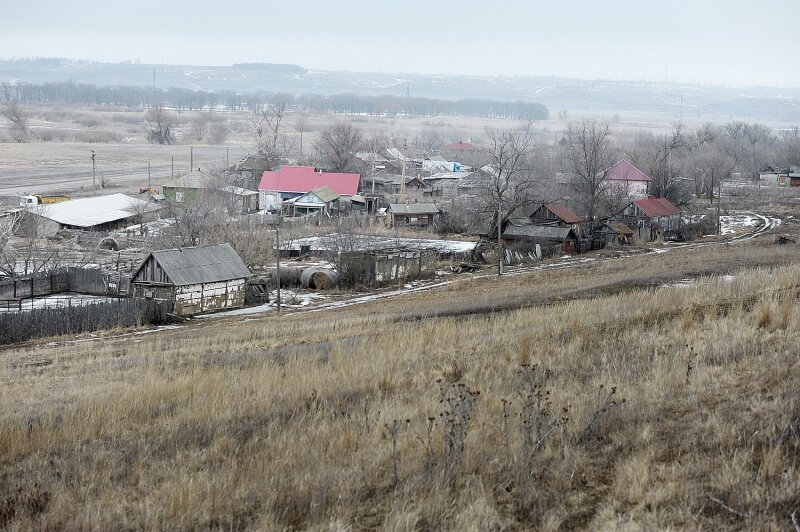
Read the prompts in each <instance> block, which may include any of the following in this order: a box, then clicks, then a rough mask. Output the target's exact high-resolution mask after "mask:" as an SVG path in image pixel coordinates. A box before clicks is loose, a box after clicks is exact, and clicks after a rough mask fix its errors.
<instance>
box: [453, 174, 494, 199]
mask: <svg viewBox="0 0 800 532" xmlns="http://www.w3.org/2000/svg"><path fill="white" fill-rule="evenodd" d="M493 182H494V177H493V176H492V174H490V173H488V172H486V171H485V170H483V169H480V170H475V171H474V172H470V173H468V174H466V175H465V176H464V177H462V178H461V179H459V180H458V183H457V184H456V195H458V196H481V195H483V194H485V193H486V191H487V190H489V187H490V186H491V185H492V183H493Z"/></svg>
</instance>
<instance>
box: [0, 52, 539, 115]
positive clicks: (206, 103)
mask: <svg viewBox="0 0 800 532" xmlns="http://www.w3.org/2000/svg"><path fill="white" fill-rule="evenodd" d="M289 66H291V65H289ZM2 90H3V95H4V97H5V99H6V100H16V101H18V102H20V103H63V104H80V105H113V106H120V107H152V106H154V105H158V106H163V107H169V108H172V109H176V110H178V111H183V110H186V111H193V110H203V109H218V108H223V109H226V110H229V111H254V110H258V109H260V108H262V107H263V106H264V105H267V104H275V103H281V104H285V105H287V106H288V107H289V108H290V109H292V110H300V111H323V112H325V111H327V112H331V113H337V114H365V115H377V116H397V115H413V116H458V115H461V116H474V117H479V118H510V119H518V120H544V119H546V118H547V117H548V115H549V112H548V110H547V107H545V106H544V105H542V104H540V103H533V102H523V101H515V102H502V101H495V100H479V99H468V100H439V99H432V98H421V97H414V98H411V97H404V96H391V95H383V96H365V95H358V94H338V95H333V96H322V95H318V94H303V95H291V94H283V93H272V92H257V93H250V94H240V93H237V92H234V91H219V92H206V91H197V90H190V89H180V88H171V89H153V88H149V87H129V86H114V87H108V86H104V87H98V86H96V85H90V84H82V83H75V82H74V81H64V82H57V83H41V84H37V83H8V82H4V83H3V84H2Z"/></svg>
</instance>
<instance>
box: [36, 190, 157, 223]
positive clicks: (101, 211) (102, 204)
mask: <svg viewBox="0 0 800 532" xmlns="http://www.w3.org/2000/svg"><path fill="white" fill-rule="evenodd" d="M160 208H161V207H159V206H158V205H154V204H152V203H149V202H147V201H144V200H140V199H138V198H132V197H130V196H126V195H125V194H111V195H109V196H95V197H93V198H81V199H75V200H69V201H62V202H61V203H51V204H49V205H39V206H37V207H34V208H33V209H31V212H33V213H34V214H38V215H39V216H41V217H43V218H47V219H49V220H53V221H55V222H58V223H60V224H61V225H69V226H72V227H93V226H95V225H102V224H106V223H110V222H116V221H118V220H124V219H125V218H131V217H133V216H136V215H138V214H142V213H146V212H152V211H155V210H158V209H160Z"/></svg>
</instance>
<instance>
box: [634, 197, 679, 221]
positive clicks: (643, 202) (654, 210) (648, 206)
mask: <svg viewBox="0 0 800 532" xmlns="http://www.w3.org/2000/svg"><path fill="white" fill-rule="evenodd" d="M633 204H634V205H636V206H637V207H639V208H640V209H641V210H642V212H643V213H645V214H646V215H647V216H648V217H650V218H657V217H659V216H672V215H673V214H680V213H681V210H680V209H679V208H678V207H676V206H675V205H673V204H672V202H671V201H669V200H668V199H667V198H653V197H650V198H646V199H640V200H636V201H634V202H633Z"/></svg>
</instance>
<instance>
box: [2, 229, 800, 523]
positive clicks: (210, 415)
mask: <svg viewBox="0 0 800 532" xmlns="http://www.w3.org/2000/svg"><path fill="white" fill-rule="evenodd" d="M797 256H798V251H797V249H796V246H771V245H769V244H767V243H751V244H745V245H739V246H727V247H721V248H714V249H707V250H704V251H703V252H702V253H698V252H697V250H695V251H694V252H690V251H689V250H686V251H682V252H672V253H667V254H663V255H661V256H658V257H654V256H639V257H632V258H630V259H625V260H614V261H608V262H604V263H602V264H596V265H593V266H591V267H587V268H577V269H569V270H561V271H550V272H538V273H534V274H527V275H522V276H518V277H514V278H509V279H502V280H496V279H480V280H475V281H463V282H457V283H454V284H453V285H451V286H450V287H449V288H447V289H444V290H441V291H438V292H430V293H427V294H415V295H413V296H409V297H405V298H398V299H393V300H390V301H384V302H381V303H376V304H372V305H362V306H358V307H352V308H348V309H342V310H339V311H336V312H327V313H312V314H298V315H294V316H284V317H276V316H267V317H264V318H259V319H251V320H249V321H236V320H211V321H208V320H204V322H203V323H200V324H197V325H193V326H190V327H187V328H182V329H178V330H175V331H167V332H163V333H159V334H154V335H142V336H138V337H130V336H129V337H125V338H119V339H110V340H106V341H104V342H98V341H93V342H86V343H77V344H69V345H67V346H58V345H55V346H48V345H46V344H42V345H40V346H39V347H28V348H24V349H23V348H19V349H16V350H6V351H4V352H2V353H0V406H2V408H1V409H0V412H1V413H0V527H8V528H10V529H29V528H98V529H120V528H162V529H163V528H172V529H175V528H177V529H192V528H209V527H210V528H241V527H246V526H251V527H260V528H265V529H281V528H317V529H328V528H337V527H341V526H344V525H347V524H352V525H353V528H355V529H361V528H374V527H384V528H386V529H396V530H403V529H440V528H449V529H486V528H490V529H491V528H494V529H500V528H511V529H515V528H518V529H522V528H530V527H534V528H543V529H556V528H579V527H590V528H606V529H607V528H629V529H651V528H669V527H673V528H683V527H690V528H698V527H701V528H715V529H716V528H730V529H743V528H748V529H754V528H757V529H758V528H760V529H772V528H787V527H789V526H791V524H790V523H791V522H790V514H791V513H792V512H793V511H795V510H800V495H798V494H800V464H798V463H797V459H798V456H800V455H799V454H798V444H800V395H798V392H797V382H798V381H799V380H800V362H799V361H798V357H797V350H798V347H797V346H798V345H800V332H798V322H799V321H800V308H798V290H799V289H800V267H797V266H793V265H791V264H789V263H791V262H794V261H796V259H797ZM759 265H761V266H760V267H757V266H759ZM764 265H767V266H764ZM720 270H724V271H727V272H729V273H732V274H734V277H733V278H732V279H730V278H721V277H700V278H699V279H697V280H696V281H695V282H694V283H692V284H691V285H688V286H677V287H667V288H643V286H646V285H649V284H653V283H655V282H661V281H665V280H669V279H678V278H681V277H683V276H693V275H698V274H706V273H709V272H710V271H720ZM501 307H508V309H506V310H496V311H493V310H492V309H500V308H501ZM478 392H480V393H479V394H478ZM443 400H444V402H443ZM462 442H463V446H462ZM393 449H395V451H393Z"/></svg>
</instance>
